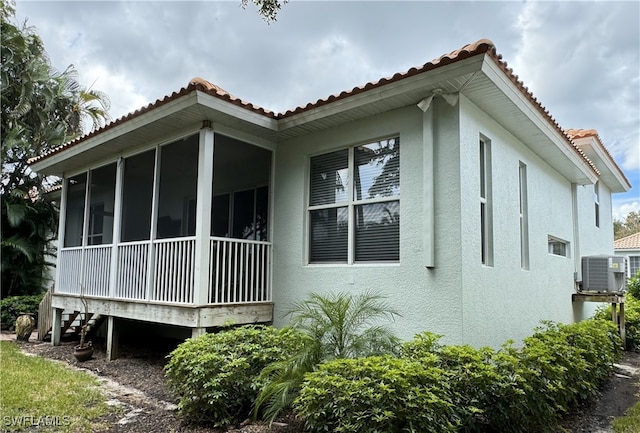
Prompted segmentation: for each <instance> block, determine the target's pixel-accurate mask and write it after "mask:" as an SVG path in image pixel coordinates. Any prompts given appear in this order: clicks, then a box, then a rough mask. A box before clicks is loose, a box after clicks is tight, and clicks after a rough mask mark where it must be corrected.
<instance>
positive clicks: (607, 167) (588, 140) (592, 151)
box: [573, 137, 631, 192]
mask: <svg viewBox="0 0 640 433" xmlns="http://www.w3.org/2000/svg"><path fill="white" fill-rule="evenodd" d="M573 141H574V142H575V143H576V144H577V145H578V147H580V148H581V149H583V152H584V153H586V154H587V157H589V158H590V159H592V160H594V161H593V162H594V164H595V165H596V167H598V169H599V170H600V171H601V172H603V174H604V173H605V172H607V173H608V174H609V176H607V177H608V178H609V179H611V180H613V179H615V182H616V184H615V185H607V186H608V187H609V188H610V189H611V190H612V191H613V192H626V191H629V189H631V185H630V184H629V182H628V181H627V179H626V178H625V177H624V175H623V174H622V173H620V167H618V164H616V163H615V161H612V160H611V157H610V156H609V155H608V154H607V153H606V152H605V151H604V149H603V148H602V146H600V144H598V142H597V140H596V139H595V138H594V137H583V138H578V139H574V140H573ZM585 148H586V149H585Z"/></svg>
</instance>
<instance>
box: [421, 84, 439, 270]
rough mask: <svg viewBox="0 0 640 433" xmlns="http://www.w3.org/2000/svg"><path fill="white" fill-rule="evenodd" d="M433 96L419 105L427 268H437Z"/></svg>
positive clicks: (424, 242)
mask: <svg viewBox="0 0 640 433" xmlns="http://www.w3.org/2000/svg"><path fill="white" fill-rule="evenodd" d="M432 102H433V96H430V97H427V98H425V99H423V100H422V101H420V102H419V103H418V108H420V110H422V176H423V179H422V185H423V197H422V203H423V205H422V206H423V209H422V213H423V216H424V219H423V228H422V232H423V237H422V241H423V246H422V250H423V264H424V266H425V267H426V268H429V269H431V268H434V267H435V255H436V254H435V252H436V249H435V237H436V234H435V209H434V207H435V200H434V195H435V188H434V173H433V141H434V137H433V104H432Z"/></svg>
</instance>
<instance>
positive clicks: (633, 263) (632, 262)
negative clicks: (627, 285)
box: [613, 232, 640, 278]
mask: <svg viewBox="0 0 640 433" xmlns="http://www.w3.org/2000/svg"><path fill="white" fill-rule="evenodd" d="M613 249H614V251H615V254H616V255H617V256H625V257H626V258H627V269H626V272H625V273H626V275H627V278H631V277H634V276H635V275H636V274H637V273H638V272H640V232H638V233H634V234H632V235H629V236H625V237H624V238H621V239H618V240H616V241H615V242H614V243H613Z"/></svg>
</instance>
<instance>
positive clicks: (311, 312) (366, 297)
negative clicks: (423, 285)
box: [254, 292, 399, 422]
mask: <svg viewBox="0 0 640 433" xmlns="http://www.w3.org/2000/svg"><path fill="white" fill-rule="evenodd" d="M398 315H399V314H398V313H397V312H396V311H395V310H394V309H393V308H392V307H391V306H390V305H389V304H388V303H387V302H386V301H385V297H384V296H382V295H380V294H376V293H370V292H365V293H362V294H359V295H351V294H347V293H330V294H328V295H320V294H317V293H312V294H311V295H310V297H309V298H308V299H307V300H305V301H302V302H300V303H296V304H294V305H293V307H292V308H291V309H290V310H289V312H288V313H287V316H291V323H290V325H291V326H292V327H293V328H295V329H298V330H299V331H301V332H302V333H303V335H305V338H304V340H303V344H302V345H301V346H300V348H299V349H298V350H297V351H296V352H295V353H293V354H292V355H291V356H290V357H289V358H287V359H285V360H283V361H279V362H276V363H273V364H271V365H269V366H268V367H266V368H265V369H264V370H263V371H262V374H261V376H262V378H263V379H265V381H266V382H267V385H266V386H265V387H264V388H263V389H262V391H261V392H260V394H259V395H258V398H257V400H256V402H255V405H254V416H256V417H257V416H258V415H259V413H260V411H262V414H263V417H264V418H265V419H267V420H269V421H270V422H272V421H273V420H274V419H275V418H276V417H277V416H278V414H280V413H281V412H282V410H283V409H286V408H288V407H290V406H291V403H292V402H293V400H294V399H295V397H296V395H297V393H298V390H299V389H300V385H301V384H302V381H303V379H304V375H305V373H308V372H310V371H313V370H315V369H316V367H317V366H318V365H319V364H320V363H322V362H324V361H329V360H331V359H335V358H358V357H363V356H370V355H380V354H384V353H393V352H394V351H395V350H396V348H397V347H398V343H399V340H398V339H397V337H395V336H394V335H393V333H392V332H391V331H390V330H389V329H388V328H387V327H386V326H385V325H383V324H381V321H382V320H384V319H386V320H393V319H394V318H395V316H398Z"/></svg>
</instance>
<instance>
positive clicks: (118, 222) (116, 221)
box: [109, 158, 124, 299]
mask: <svg viewBox="0 0 640 433" xmlns="http://www.w3.org/2000/svg"><path fill="white" fill-rule="evenodd" d="M123 179H124V159H123V158H119V159H118V162H117V163H116V185H115V200H114V203H113V234H112V239H113V241H112V247H111V268H110V269H109V298H111V299H113V298H115V296H116V282H117V280H118V244H119V243H120V231H121V227H122V183H123Z"/></svg>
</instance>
